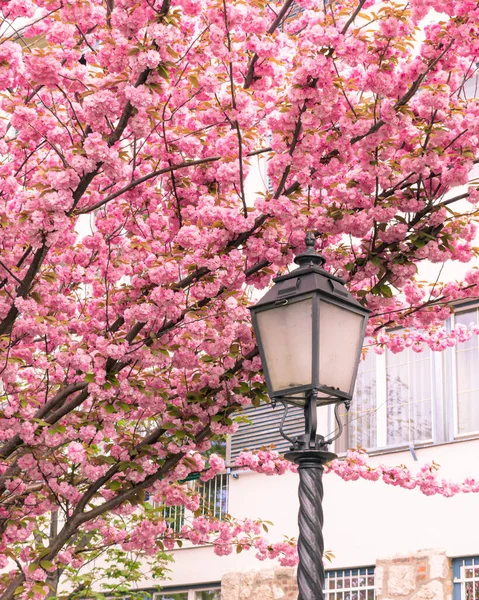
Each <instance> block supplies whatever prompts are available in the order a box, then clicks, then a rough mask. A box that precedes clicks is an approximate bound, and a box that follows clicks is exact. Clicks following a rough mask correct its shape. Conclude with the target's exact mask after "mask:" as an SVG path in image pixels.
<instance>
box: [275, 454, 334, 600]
mask: <svg viewBox="0 0 479 600" xmlns="http://www.w3.org/2000/svg"><path fill="white" fill-rule="evenodd" d="M284 456H285V458H286V459H287V460H290V461H291V462H294V463H295V464H297V465H298V471H299V515H298V525H299V537H298V554H299V565H298V588H299V595H298V600H324V591H323V590H324V565H323V552H324V541H323V507H322V501H323V471H324V465H325V464H326V463H328V462H331V461H332V460H334V459H335V458H337V456H336V454H333V453H332V452H327V451H325V450H293V451H291V452H287V453H286V454H285V455H284Z"/></svg>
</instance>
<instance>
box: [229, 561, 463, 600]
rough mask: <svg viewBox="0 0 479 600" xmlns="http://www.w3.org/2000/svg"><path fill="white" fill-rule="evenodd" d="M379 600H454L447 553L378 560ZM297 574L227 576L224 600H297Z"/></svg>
mask: <svg viewBox="0 0 479 600" xmlns="http://www.w3.org/2000/svg"><path fill="white" fill-rule="evenodd" d="M375 584H376V600H451V598H452V572H451V563H450V560H449V559H448V558H447V556H446V553H445V552H444V551H443V550H421V551H420V552H417V553H416V554H414V555H412V556H394V557H391V558H378V559H377V561H376V570H375ZM297 597H298V588H297V586H296V570H295V569H289V568H277V569H263V570H257V571H248V572H236V573H227V574H226V575H224V577H223V579H222V582H221V599H222V600H297Z"/></svg>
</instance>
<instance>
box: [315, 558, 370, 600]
mask: <svg viewBox="0 0 479 600" xmlns="http://www.w3.org/2000/svg"><path fill="white" fill-rule="evenodd" d="M361 576H363V577H366V586H365V587H359V586H356V587H353V586H352V585H351V586H349V587H348V588H346V587H340V588H339V587H337V586H335V587H334V589H329V586H328V582H329V581H331V580H333V579H334V581H335V582H336V583H337V582H338V581H339V580H344V579H345V578H347V577H349V578H350V579H352V578H353V577H361ZM371 576H372V577H373V584H372V586H371V585H370V584H369V583H368V581H367V578H368V577H371ZM361 591H365V592H368V591H372V592H373V600H375V599H376V579H375V566H367V567H351V568H346V569H328V570H327V571H326V572H325V579H324V595H325V600H334V599H335V597H336V595H337V593H338V592H340V593H342V594H343V595H344V593H345V592H346V593H347V592H352V593H354V592H361ZM366 596H368V594H366ZM368 600H369V599H368Z"/></svg>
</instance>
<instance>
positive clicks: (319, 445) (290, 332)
mask: <svg viewBox="0 0 479 600" xmlns="http://www.w3.org/2000/svg"><path fill="white" fill-rule="evenodd" d="M315 241H316V239H315V236H314V234H313V233H308V234H307V235H306V250H305V251H304V252H303V253H301V254H299V255H298V256H297V257H296V258H295V263H296V264H298V265H299V268H298V269H295V270H294V271H292V272H291V273H288V274H287V275H283V276H281V277H277V278H276V279H275V280H274V286H273V287H272V288H271V289H270V290H269V291H268V292H267V293H266V294H265V296H263V298H262V299H261V300H260V301H259V302H258V303H257V304H256V305H255V306H252V307H250V310H251V315H252V320H253V327H254V330H255V334H256V339H257V342H258V348H259V352H260V356H261V361H262V364H263V370H264V375H265V379H266V385H267V387H268V394H269V396H270V398H271V401H272V404H273V406H274V405H275V404H276V403H277V402H281V403H282V404H283V406H284V415H283V419H282V422H281V426H280V432H281V434H282V435H283V437H285V438H286V439H287V440H289V441H290V442H291V448H290V450H291V451H290V452H288V453H286V455H285V457H286V458H287V459H288V460H290V461H292V462H294V463H296V464H297V465H298V470H299V517H298V525H299V538H298V553H299V566H298V587H299V596H298V600H324V591H323V590H324V566H323V551H324V542H323V533H322V528H323V509H322V500H323V483H322V476H323V470H324V465H325V464H326V463H328V462H330V461H331V460H333V459H334V458H336V455H335V454H333V453H332V452H329V451H328V447H329V445H330V444H331V442H333V441H334V440H335V439H337V438H338V437H339V435H340V434H341V431H342V424H341V420H340V418H339V407H340V405H341V404H345V406H346V408H349V403H350V401H351V398H352V394H353V390H354V384H355V381H356V374H357V370H358V365H359V360H360V357H361V349H362V346H363V341H364V336H365V332H366V324H367V320H368V316H369V311H368V310H366V309H365V308H364V307H363V306H361V304H359V302H357V300H356V299H355V298H353V296H351V294H350V293H349V292H348V290H347V289H346V288H345V287H344V283H343V281H342V280H341V279H339V278H338V277H335V276H333V275H331V274H330V273H328V272H327V271H325V270H323V269H322V266H323V264H324V262H325V259H324V258H323V257H322V256H321V255H320V254H317V253H316V251H315V250H314V246H315ZM327 404H334V405H335V408H334V413H335V417H336V421H337V424H338V433H337V434H336V435H335V436H334V437H330V438H328V439H325V438H324V437H323V436H321V435H318V434H317V408H318V407H319V406H324V405H327ZM289 405H295V406H301V407H303V409H304V421H305V430H304V434H303V435H301V436H298V437H296V438H294V439H293V438H291V437H289V436H288V435H287V434H286V433H285V432H284V429H283V426H284V424H285V422H286V421H287V415H288V406H289Z"/></svg>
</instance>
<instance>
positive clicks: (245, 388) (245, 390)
mask: <svg viewBox="0 0 479 600" xmlns="http://www.w3.org/2000/svg"><path fill="white" fill-rule="evenodd" d="M239 388H240V392H241V393H242V394H249V392H250V390H249V385H248V384H247V383H246V382H244V381H243V382H242V383H240V386H239Z"/></svg>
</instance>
